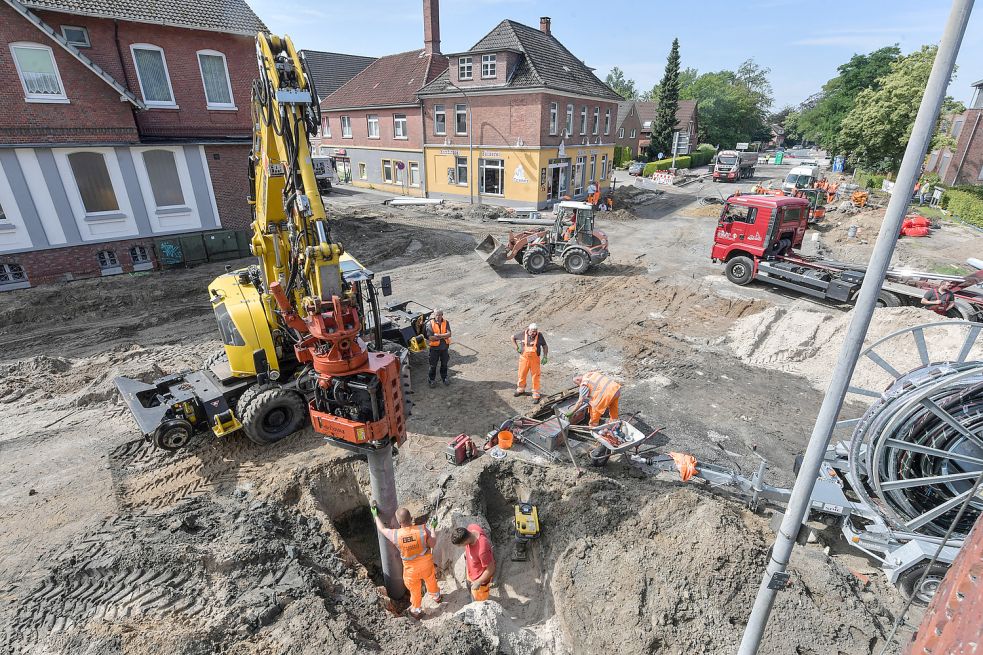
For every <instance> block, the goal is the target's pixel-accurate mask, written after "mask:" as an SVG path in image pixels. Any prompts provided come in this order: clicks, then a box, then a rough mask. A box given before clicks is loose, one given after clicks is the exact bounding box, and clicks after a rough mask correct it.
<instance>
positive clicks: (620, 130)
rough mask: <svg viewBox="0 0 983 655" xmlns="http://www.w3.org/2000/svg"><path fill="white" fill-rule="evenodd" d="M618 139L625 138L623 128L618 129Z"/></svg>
mask: <svg viewBox="0 0 983 655" xmlns="http://www.w3.org/2000/svg"><path fill="white" fill-rule="evenodd" d="M618 138H619V139H623V138H625V128H623V127H621V128H618Z"/></svg>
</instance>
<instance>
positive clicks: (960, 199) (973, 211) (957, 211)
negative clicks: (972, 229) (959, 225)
mask: <svg viewBox="0 0 983 655" xmlns="http://www.w3.org/2000/svg"><path fill="white" fill-rule="evenodd" d="M946 196H948V203H947V205H948V208H949V211H950V212H952V215H953V216H955V217H957V218H959V219H961V220H963V221H965V222H967V223H969V224H970V225H975V226H976V227H983V189H980V190H979V191H977V192H972V191H965V190H962V189H949V190H948V191H946V192H945V193H944V194H943V196H942V197H943V199H944V198H946Z"/></svg>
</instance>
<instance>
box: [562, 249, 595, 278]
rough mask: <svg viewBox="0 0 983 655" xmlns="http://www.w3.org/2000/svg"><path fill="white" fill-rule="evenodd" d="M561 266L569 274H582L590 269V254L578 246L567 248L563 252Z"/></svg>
mask: <svg viewBox="0 0 983 655" xmlns="http://www.w3.org/2000/svg"><path fill="white" fill-rule="evenodd" d="M563 268H564V269H566V271H567V273H570V274H571V275H583V274H584V273H586V272H587V271H589V270H590V255H588V254H587V253H586V252H585V251H583V250H581V249H580V248H569V249H567V251H566V252H565V253H563Z"/></svg>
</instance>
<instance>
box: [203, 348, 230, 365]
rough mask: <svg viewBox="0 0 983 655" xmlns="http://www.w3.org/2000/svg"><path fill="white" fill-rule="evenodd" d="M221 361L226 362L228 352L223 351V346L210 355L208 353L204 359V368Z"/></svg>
mask: <svg viewBox="0 0 983 655" xmlns="http://www.w3.org/2000/svg"><path fill="white" fill-rule="evenodd" d="M221 361H226V362H227V361H229V354H228V353H227V352H225V348H221V349H219V350H216V351H215V352H213V353H212V354H211V355H209V356H208V359H206V360H205V368H208V369H210V368H211V367H212V365H213V364H217V363H218V362H221Z"/></svg>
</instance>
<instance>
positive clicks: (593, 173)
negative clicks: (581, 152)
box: [590, 155, 597, 182]
mask: <svg viewBox="0 0 983 655" xmlns="http://www.w3.org/2000/svg"><path fill="white" fill-rule="evenodd" d="M590 181H591V182H596V181H597V155H591V156H590Z"/></svg>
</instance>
